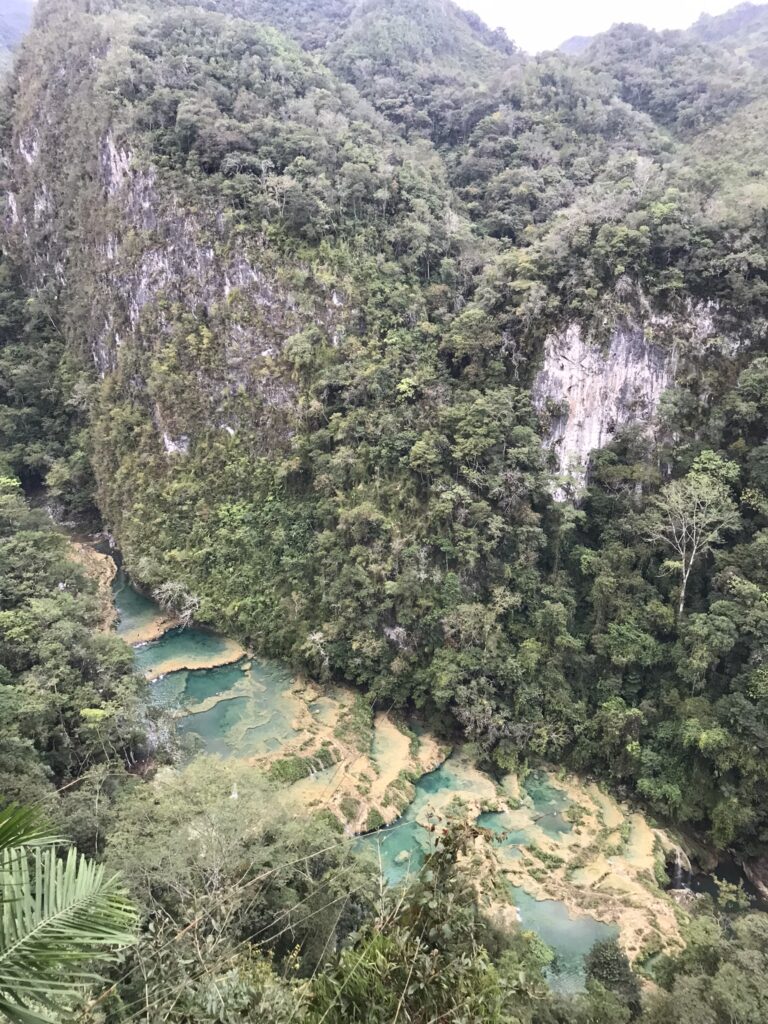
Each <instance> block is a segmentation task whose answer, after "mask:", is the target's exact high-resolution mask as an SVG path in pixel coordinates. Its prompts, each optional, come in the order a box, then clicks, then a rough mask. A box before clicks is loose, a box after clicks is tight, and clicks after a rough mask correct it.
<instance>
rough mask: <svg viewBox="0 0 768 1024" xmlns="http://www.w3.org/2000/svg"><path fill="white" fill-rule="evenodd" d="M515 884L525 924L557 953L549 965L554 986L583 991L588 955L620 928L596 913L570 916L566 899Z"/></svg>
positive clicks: (516, 901)
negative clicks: (537, 895) (548, 897)
mask: <svg viewBox="0 0 768 1024" xmlns="http://www.w3.org/2000/svg"><path fill="white" fill-rule="evenodd" d="M511 888H512V898H513V899H514V901H515V905H516V906H517V910H518V913H519V915H520V923H521V925H522V926H523V928H525V929H526V930H527V931H532V932H535V933H536V934H537V935H538V936H539V938H540V939H542V940H543V941H544V942H546V944H547V945H548V946H549V947H550V949H551V950H552V951H553V953H554V954H555V959H554V961H553V963H552V964H551V966H550V967H549V968H548V969H547V978H548V980H549V983H550V985H551V986H552V988H554V989H556V990H557V991H558V992H579V991H581V990H582V989H583V988H584V957H585V956H586V954H587V953H588V952H589V951H590V949H591V948H592V946H594V944H595V943H596V942H601V941H603V940H604V939H611V938H615V937H616V936H617V935H618V929H617V928H615V927H614V926H613V925H609V924H603V922H602V921H596V920H595V919H594V918H593V917H586V916H584V917H570V916H569V915H568V910H567V908H566V906H565V904H564V903H560V902H558V901H557V900H536V899H534V898H533V896H531V895H530V893H527V892H526V891H525V889H520V888H518V887H516V886H511Z"/></svg>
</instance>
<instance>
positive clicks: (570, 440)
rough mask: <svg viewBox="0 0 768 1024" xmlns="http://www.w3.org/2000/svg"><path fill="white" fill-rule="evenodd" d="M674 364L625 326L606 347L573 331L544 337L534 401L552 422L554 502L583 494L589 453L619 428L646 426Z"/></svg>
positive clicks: (638, 330)
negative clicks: (575, 494) (554, 462)
mask: <svg viewBox="0 0 768 1024" xmlns="http://www.w3.org/2000/svg"><path fill="white" fill-rule="evenodd" d="M675 361H676V360H675V353H674V349H672V348H669V347H665V346H662V345H660V344H655V343H653V342H649V341H648V340H647V338H646V334H645V331H644V329H643V327H641V326H640V325H638V324H632V323H629V322H627V323H625V324H622V325H620V326H617V327H616V329H615V330H614V331H613V333H612V334H611V337H610V340H609V342H608V343H607V344H605V345H600V344H598V343H596V342H593V341H591V340H590V339H589V338H588V337H585V335H584V332H583V331H582V329H581V327H580V326H579V325H578V324H571V325H570V326H568V327H567V328H566V329H565V330H564V331H562V332H560V333H557V334H551V335H549V337H548V338H547V339H546V342H545V344H544V363H543V366H542V368H541V370H540V371H539V373H538V375H537V377H536V381H535V384H534V389H533V397H534V402H535V404H536V406H537V408H538V409H539V411H540V412H541V413H542V414H543V415H545V416H547V415H549V416H550V424H549V433H548V436H547V438H546V444H547V445H548V446H549V447H551V448H552V449H553V451H554V453H555V457H556V460H557V466H558V477H559V479H557V480H556V481H555V485H554V489H553V492H554V495H555V498H556V499H558V500H564V499H565V498H566V497H567V496H568V494H569V493H570V492H576V493H578V492H579V491H580V490H582V489H583V487H584V484H585V483H586V479H587V464H588V459H589V453H590V452H591V451H593V450H594V449H596V448H602V447H603V446H604V445H606V444H607V443H608V442H609V441H610V440H611V439H612V438H613V437H614V436H615V434H616V432H617V430H618V429H619V428H620V427H622V426H626V425H628V424H631V423H644V424H648V425H650V424H651V422H652V420H653V416H654V414H655V412H656V409H657V407H658V404H659V399H660V398H661V395H662V393H663V392H664V391H665V390H666V388H668V387H669V386H670V384H671V383H672V381H673V378H674V370H675Z"/></svg>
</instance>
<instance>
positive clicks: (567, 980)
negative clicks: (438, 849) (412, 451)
mask: <svg viewBox="0 0 768 1024" xmlns="http://www.w3.org/2000/svg"><path fill="white" fill-rule="evenodd" d="M114 591H115V604H116V606H117V610H118V627H117V628H118V632H119V633H130V632H135V631H136V630H137V629H142V628H146V627H148V626H149V625H151V624H152V622H153V621H154V620H155V619H156V617H157V608H156V606H155V605H154V604H153V602H152V601H151V600H149V598H147V597H145V596H144V595H142V594H140V593H138V592H137V591H135V590H134V589H133V588H132V587H131V586H130V584H129V583H128V581H127V579H126V577H125V576H124V574H123V573H122V572H120V573H118V576H117V579H116V581H115V587H114ZM227 650H228V641H227V640H225V639H224V638H222V637H220V636H217V635H216V634H215V633H212V632H209V631H206V630H201V629H194V628H190V629H185V630H179V629H174V630H170V631H169V632H168V633H165V634H164V635H163V636H162V637H161V638H160V639H159V640H156V641H153V642H151V643H147V644H143V645H141V646H139V647H137V648H136V664H137V668H138V669H139V670H140V671H141V672H142V673H144V674H147V675H151V674H152V673H153V671H154V670H155V669H158V670H159V671H162V667H163V666H164V665H173V664H176V665H179V664H191V665H194V664H195V662H200V661H212V660H215V659H216V657H217V656H220V655H222V654H226V652H227ZM291 682H292V676H291V673H290V672H289V671H288V670H287V669H285V668H284V667H283V666H282V665H279V664H277V663H274V662H268V661H263V660H260V659H246V658H242V659H241V660H239V661H237V662H235V663H233V664H227V665H219V666H216V667H215V668H200V669H194V668H191V669H182V670H177V671H169V672H166V673H165V674H164V675H160V676H159V678H155V679H153V681H152V682H151V683H150V690H151V693H152V696H153V698H154V700H155V701H156V702H157V703H158V704H160V705H162V706H164V707H168V708H172V709H177V710H179V711H182V712H186V713H184V714H183V715H182V717H180V718H179V719H178V722H177V729H178V732H179V733H180V734H181V735H182V736H183V737H186V738H187V741H188V742H189V743H190V744H191V745H192V746H193V747H194V748H195V749H201V750H204V751H205V752H207V753H211V754H218V755H220V756H221V757H233V756H236V757H248V756H254V755H259V754H266V753H269V752H272V751H275V750H279V749H280V748H281V746H282V745H283V744H284V743H285V742H286V741H287V740H288V739H289V738H290V737H291V736H292V735H293V734H294V731H293V729H292V726H291V721H292V718H293V717H294V713H295V705H292V703H291V702H292V701H293V700H294V698H293V697H292V695H291V692H290V686H291ZM228 694H231V695H229V696H228ZM214 698H220V699H218V700H215V701H214ZM201 705H204V707H203V709H202V710H199V711H193V710H190V709H193V708H195V707H199V706H201ZM311 710H312V711H313V713H315V714H316V715H317V716H318V718H319V719H320V720H321V721H322V720H323V719H324V718H325V717H327V716H328V715H329V714H330V712H331V708H330V702H329V701H328V700H327V699H326V698H324V697H320V698H318V700H317V701H316V702H315V703H314V704H313V705H312V706H311ZM334 770H335V769H329V771H334ZM322 774H323V773H319V777H320V776H321V775H322ZM320 781H322V779H320ZM524 789H525V792H526V793H527V795H528V797H530V799H531V801H532V802H533V806H534V811H535V813H536V815H537V821H538V824H539V825H540V826H541V828H542V829H543V830H544V831H545V832H546V833H547V834H548V835H551V836H553V837H555V838H559V837H562V836H563V835H564V834H565V833H567V832H568V831H570V828H571V826H570V825H569V824H568V822H567V821H566V820H565V818H564V817H563V811H564V810H565V809H566V808H567V806H568V798H567V796H566V794H565V793H563V791H562V790H560V789H558V788H557V787H556V786H553V785H552V784H551V783H550V781H549V779H548V778H547V776H546V775H545V774H544V773H534V774H532V775H529V776H528V778H527V780H526V782H525V783H524ZM471 790H472V780H471V778H468V777H467V776H465V775H464V774H462V773H461V772H457V771H456V769H455V764H454V763H452V761H451V760H450V759H449V760H448V761H447V762H446V763H445V764H444V765H442V766H441V767H440V768H438V769H437V770H436V771H434V772H431V773H430V774H428V775H425V776H423V777H422V778H421V779H420V780H419V782H418V783H417V785H416V793H415V797H414V800H413V802H412V803H411V805H410V806H409V807H408V809H407V810H406V812H405V813H404V814H403V816H402V817H401V818H400V819H399V820H398V821H397V822H396V823H395V824H394V825H392V826H390V827H389V828H384V829H381V830H380V831H378V832H375V833H372V834H370V835H367V836H361V837H360V839H358V840H357V846H358V848H359V849H361V850H368V851H370V852H372V853H373V855H374V857H375V858H377V859H378V858H380V859H381V868H382V872H383V874H384V877H385V879H386V881H387V883H388V884H390V885H394V884H397V883H398V882H401V881H403V879H405V878H406V877H407V876H408V875H409V874H412V873H413V872H415V871H417V870H418V869H419V867H420V866H421V865H422V864H423V862H424V858H425V856H426V854H427V853H428V851H429V849H430V848H431V842H432V834H431V832H430V831H429V829H428V828H425V827H423V825H422V824H419V820H421V821H422V822H425V823H427V824H428V822H429V819H428V817H426V816H425V812H426V810H427V807H428V805H429V803H430V801H431V800H432V798H433V797H434V796H435V795H436V794H439V793H444V792H445V791H450V792H454V793H456V795H457V797H459V798H460V797H461V795H462V793H466V794H467V795H470V794H471ZM478 823H479V824H480V825H482V826H483V827H484V828H488V829H490V830H491V831H492V832H495V833H496V834H497V835H498V836H499V837H500V840H499V841H500V842H501V843H502V844H503V845H504V847H505V856H506V857H510V856H515V851H514V847H516V846H524V845H525V843H526V842H528V840H529V837H528V836H527V835H526V833H525V831H524V830H517V831H515V830H510V829H509V828H507V827H506V824H505V815H504V814H496V813H486V814H481V815H480V817H479V819H478ZM513 896H514V901H515V903H516V904H517V907H518V911H519V914H520V919H521V923H522V925H523V927H524V928H527V929H530V930H531V931H534V932H536V933H537V934H538V935H539V936H540V937H541V938H542V939H543V940H544V942H546V943H547V945H548V946H550V947H551V948H552V949H553V951H554V953H555V962H554V963H553V965H552V967H551V968H550V969H549V978H550V981H551V984H552V985H553V987H554V988H556V989H558V990H561V991H576V990H578V989H580V988H582V987H583V983H584V969H583V959H584V956H585V954H586V953H587V952H588V951H589V949H590V948H591V946H592V944H593V943H594V942H596V941H597V940H599V939H603V938H606V937H608V936H610V935H614V934H615V929H612V928H610V927H609V926H607V925H604V924H601V923H600V922H598V921H595V920H593V919H592V918H589V917H578V918H571V917H569V916H568V912H567V910H566V908H565V906H564V904H562V903H558V902H556V901H552V900H535V899H533V897H532V896H530V895H529V894H528V893H526V892H525V891H524V890H522V889H515V890H513Z"/></svg>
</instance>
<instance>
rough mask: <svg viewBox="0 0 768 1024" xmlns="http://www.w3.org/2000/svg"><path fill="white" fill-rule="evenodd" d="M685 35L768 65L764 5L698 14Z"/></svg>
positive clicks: (767, 11) (767, 14)
mask: <svg viewBox="0 0 768 1024" xmlns="http://www.w3.org/2000/svg"><path fill="white" fill-rule="evenodd" d="M687 34H688V35H690V36H693V37H694V38H696V39H700V40H702V41H703V42H706V43H718V44H720V45H721V46H725V47H727V48H728V49H729V50H736V51H738V52H739V53H741V54H742V55H743V56H745V57H749V58H750V59H751V60H753V61H756V62H757V63H760V64H763V65H768V4H739V6H738V7H734V8H733V9H732V10H730V11H726V13H725V14H721V15H718V16H717V17H712V16H711V15H708V14H702V16H701V17H700V18H699V20H698V21H697V22H696V24H695V25H693V26H691V28H690V29H689V30H688V33H687Z"/></svg>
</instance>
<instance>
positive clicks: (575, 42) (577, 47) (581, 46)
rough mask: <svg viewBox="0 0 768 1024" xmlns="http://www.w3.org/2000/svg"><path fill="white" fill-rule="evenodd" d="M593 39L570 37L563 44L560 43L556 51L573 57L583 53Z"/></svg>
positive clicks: (590, 37)
mask: <svg viewBox="0 0 768 1024" xmlns="http://www.w3.org/2000/svg"><path fill="white" fill-rule="evenodd" d="M594 38H595V37H594V36H571V38H570V39H566V40H565V42H564V43H560V45H559V46H558V50H559V51H560V53H567V54H568V55H569V56H571V57H575V56H577V55H578V54H580V53H584V51H585V50H586V49H587V48H588V47H589V46H590V44H591V43H592V40H593V39H594Z"/></svg>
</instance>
